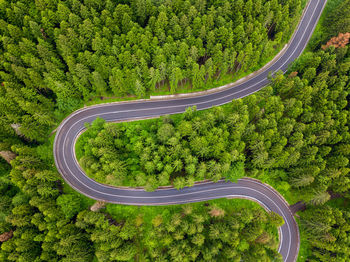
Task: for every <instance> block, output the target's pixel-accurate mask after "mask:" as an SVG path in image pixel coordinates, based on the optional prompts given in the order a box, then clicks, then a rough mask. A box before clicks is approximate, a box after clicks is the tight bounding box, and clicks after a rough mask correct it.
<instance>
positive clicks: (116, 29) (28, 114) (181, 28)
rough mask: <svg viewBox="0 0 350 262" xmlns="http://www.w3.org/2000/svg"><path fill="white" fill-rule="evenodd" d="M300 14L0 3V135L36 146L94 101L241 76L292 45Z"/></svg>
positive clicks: (276, 4)
mask: <svg viewBox="0 0 350 262" xmlns="http://www.w3.org/2000/svg"><path fill="white" fill-rule="evenodd" d="M300 11H301V4H300V0H283V1H282V0H263V1H262V0H247V1H243V0H238V1H228V0H226V1H206V0H200V1H198V0H192V1H189V0H186V1H185V0H177V1H163V0H157V1H150V0H148V1H145V0H132V1H130V2H129V1H121V0H119V1H110V0H108V1H102V0H100V1H98V0H96V1H95V0H94V1H92V0H85V1H82V2H80V1H78V0H69V1H17V2H10V1H1V3H0V35H1V41H0V60H1V61H2V63H1V64H0V83H1V86H2V88H1V89H0V97H1V98H0V105H1V106H0V108H1V110H0V116H1V117H0V127H1V132H6V133H7V134H10V135H14V134H15V132H16V133H17V134H22V135H23V136H24V137H25V138H26V139H28V140H35V141H39V142H40V141H43V140H45V138H46V136H47V131H48V129H50V128H51V127H52V126H54V125H55V122H56V121H57V119H60V118H61V117H62V115H64V114H67V113H70V112H72V111H74V110H75V109H77V108H78V107H80V106H82V105H83V103H84V102H86V101H88V100H89V99H90V98H93V97H96V96H117V97H120V96H127V95H129V96H130V95H132V96H136V97H144V96H146V94H147V93H150V92H152V91H154V90H155V89H161V88H163V89H164V86H165V89H167V88H169V90H170V91H171V92H172V93H174V92H176V91H177V89H178V87H179V86H186V85H190V86H191V88H192V89H194V90H196V89H201V88H204V86H205V85H210V84H212V82H213V81H216V80H218V79H220V78H223V77H225V75H226V74H230V75H231V76H232V75H235V74H239V73H240V72H244V71H247V70H248V69H249V68H253V67H255V66H256V65H258V64H259V63H261V62H267V61H266V59H268V58H270V57H271V56H272V55H274V54H275V49H276V48H277V47H280V46H281V44H283V43H285V42H286V41H287V40H288V39H289V37H290V35H291V32H292V31H293V29H294V26H292V25H296V22H297V20H298V18H299V15H300Z"/></svg>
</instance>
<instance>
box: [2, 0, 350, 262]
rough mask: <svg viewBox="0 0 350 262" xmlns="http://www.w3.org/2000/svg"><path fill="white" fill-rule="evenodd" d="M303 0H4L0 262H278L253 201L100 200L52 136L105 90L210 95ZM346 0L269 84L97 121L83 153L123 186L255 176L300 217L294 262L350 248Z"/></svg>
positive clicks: (262, 53) (256, 60)
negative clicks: (126, 118) (63, 170)
mask: <svg viewBox="0 0 350 262" xmlns="http://www.w3.org/2000/svg"><path fill="white" fill-rule="evenodd" d="M304 4H305V1H300V0H235V1H228V0H226V1H225V0H216V1H212V0H187V1H184V0H176V1H163V0H158V1H157V0H156V1H151V0H132V1H127V0H116V1H111V0H107V1H98V0H85V1H78V0H68V1H57V0H36V1H23V0H19V1H9V0H4V1H0V156H1V157H0V261H23V262H27V261H66V262H68V261H70V262H71V261H81V262H86V261H228V260H229V261H242V260H243V261H279V260H281V257H280V255H279V254H278V253H277V248H278V236H277V227H278V226H280V225H281V224H282V223H283V220H282V219H281V218H280V217H279V216H277V215H276V214H274V213H267V212H265V211H264V210H263V209H262V208H261V207H260V206H258V205H257V204H256V203H253V202H251V201H247V200H215V201H210V202H205V203H197V204H189V205H184V206H171V207H170V206H169V207H124V206H120V205H112V204H106V203H101V202H95V201H93V200H91V199H88V198H86V197H84V196H82V195H81V194H79V193H77V192H75V191H74V190H72V189H71V188H70V187H69V186H68V185H67V184H66V183H65V182H64V181H63V180H62V178H61V177H60V175H59V174H58V172H57V170H56V167H55V164H54V159H53V154H52V143H53V138H54V135H53V136H49V133H50V132H51V131H52V130H53V129H54V128H55V127H56V126H57V125H58V124H59V122H60V121H61V120H62V119H63V117H64V116H66V115H67V114H69V113H71V112H73V111H74V110H75V109H77V108H79V107H82V106H83V105H84V104H86V103H88V102H89V100H93V101H92V102H94V99H95V98H96V97H98V98H100V97H121V99H124V98H138V97H147V95H149V94H151V93H157V92H158V93H161V92H164V91H166V92H169V93H175V92H181V91H182V90H185V89H188V90H201V89H205V88H210V87H213V86H216V85H218V83H219V82H220V81H222V80H225V81H227V80H230V79H234V78H235V77H236V78H237V77H239V76H241V75H242V74H245V73H247V72H249V70H251V69H252V68H255V67H258V66H260V65H261V64H263V63H265V62H267V60H268V59H269V58H271V56H273V55H274V54H275V53H276V51H278V49H279V48H281V47H282V46H283V44H285V43H286V42H287V41H288V39H289V37H290V36H291V33H292V31H293V29H294V28H295V25H296V23H297V21H298V18H299V16H300V14H301V11H302V10H301V8H302V6H304ZM349 6H350V0H328V4H327V8H326V9H325V12H324V15H323V16H322V18H321V23H320V25H319V26H318V28H317V29H316V32H315V35H314V37H313V39H312V41H311V43H310V48H309V50H308V52H305V53H304V55H303V56H302V57H301V58H300V59H298V60H297V61H296V62H295V63H294V64H293V65H292V66H291V67H290V69H289V72H288V73H287V74H285V75H282V74H278V75H277V76H276V77H274V79H271V80H272V83H271V85H270V86H269V87H266V88H264V89H263V90H262V91H260V92H258V93H256V94H254V95H251V96H249V97H246V98H244V99H242V100H237V101H233V102H232V103H230V104H228V105H225V106H222V107H217V108H213V109H210V110H206V111H201V112H198V111H196V110H195V108H192V109H188V110H187V111H186V113H185V114H183V115H178V116H165V117H162V118H160V119H154V120H147V121H139V122H132V123H122V124H109V123H104V122H103V121H102V120H101V119H98V120H96V121H95V122H94V123H92V125H91V126H90V127H89V128H88V130H87V131H86V133H84V134H83V136H82V137H81V138H80V140H79V141H78V144H77V154H78V157H79V158H80V162H81V165H82V166H83V167H84V168H85V169H86V171H87V173H88V174H89V175H90V176H92V177H94V178H95V179H96V180H98V181H103V182H106V183H110V184H114V185H131V186H141V185H143V186H145V187H146V189H147V190H154V189H155V188H156V187H157V186H159V185H167V184H173V185H174V186H175V187H177V188H182V187H183V186H187V185H192V184H193V183H194V182H195V181H197V180H202V179H211V180H214V181H216V180H218V179H220V178H221V177H226V178H227V179H230V180H236V179H237V178H239V177H242V176H250V177H254V178H258V179H260V180H261V181H264V182H266V183H268V184H270V185H271V186H273V187H274V188H275V189H276V190H278V191H280V192H281V193H282V194H283V195H284V196H285V197H286V198H287V200H288V201H289V202H290V204H293V203H294V202H296V201H298V200H301V201H303V202H305V203H306V210H305V211H303V212H298V215H299V217H300V219H299V222H300V223H299V225H300V230H301V237H302V245H301V252H300V261H305V260H306V261H312V262H314V261H315V262H316V261H322V262H329V261H331V262H338V261H348V260H349V257H350V249H349V239H350V224H349V221H350V208H349V198H350V195H349V187H350V175H349V171H350V166H349V160H348V159H349V155H350V136H349V124H348V122H347V121H348V119H349V105H348V99H349V97H348V92H349V88H350V80H349V75H350V48H348V47H344V48H337V49H336V48H334V47H329V48H327V49H325V50H323V49H321V46H322V45H324V44H325V43H326V42H327V41H328V40H329V39H330V38H331V37H334V36H337V35H338V33H347V32H350V8H349Z"/></svg>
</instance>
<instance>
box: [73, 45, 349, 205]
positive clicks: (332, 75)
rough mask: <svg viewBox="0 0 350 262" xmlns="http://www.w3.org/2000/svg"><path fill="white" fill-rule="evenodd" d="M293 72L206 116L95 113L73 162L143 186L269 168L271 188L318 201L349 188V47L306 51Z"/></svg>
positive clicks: (102, 176)
mask: <svg viewBox="0 0 350 262" xmlns="http://www.w3.org/2000/svg"><path fill="white" fill-rule="evenodd" d="M290 71H291V72H290V73H289V75H288V74H286V75H281V74H279V75H278V76H276V77H275V78H274V79H273V81H272V85H271V86H269V87H266V88H265V89H264V90H263V91H261V92H259V93H257V94H253V95H250V96H248V97H246V98H244V99H240V100H235V101H233V102H232V103H231V104H229V105H227V106H221V107H217V108H213V109H209V110H206V111H204V112H196V111H195V110H192V109H188V110H187V111H186V112H185V113H184V114H182V115H179V116H166V117H163V118H161V119H155V120H146V121H139V122H130V123H122V124H115V123H114V124H113V123H106V124H104V123H103V120H102V119H98V120H96V121H95V122H94V123H93V124H92V126H91V127H90V128H89V130H88V131H87V132H88V133H87V134H86V135H85V137H83V138H82V139H84V140H85V143H82V144H84V146H83V149H82V151H83V155H84V156H83V157H82V158H81V159H80V163H81V165H82V166H83V168H85V169H86V170H87V173H88V174H92V175H93V178H95V179H96V180H98V181H100V182H107V183H112V184H114V185H125V183H124V181H126V182H127V183H130V184H131V185H133V186H135V185H138V186H141V185H147V188H151V186H154V187H157V186H158V185H167V184H169V183H170V182H172V183H173V185H174V186H175V187H176V188H181V187H183V186H191V185H193V183H194V181H198V180H203V179H211V180H214V181H217V180H219V179H221V178H222V177H226V178H228V179H231V178H238V177H242V176H243V175H248V176H253V177H256V178H259V179H261V177H264V173H267V174H268V175H269V176H271V177H270V180H273V184H279V183H283V184H287V185H290V187H291V189H294V190H296V191H298V195H299V196H300V198H301V199H303V200H304V201H309V200H310V201H312V202H315V203H319V204H321V203H323V202H325V201H327V200H328V199H329V194H328V193H327V192H328V191H332V192H339V193H340V192H346V191H347V190H349V189H350V179H349V176H348V173H349V171H350V169H349V160H348V156H349V154H350V134H349V130H348V122H347V121H348V118H349V111H348V103H347V94H348V91H349V90H348V89H349V87H350V84H349V83H350V82H349V77H348V75H349V72H350V49H348V48H342V49H334V48H329V49H327V50H326V51H323V50H320V51H317V52H306V53H305V54H304V55H303V56H302V57H301V58H300V59H299V60H298V61H297V62H296V63H295V64H294V65H293V66H292V67H291V68H290ZM89 136H90V137H91V138H89ZM81 147H82V146H81ZM169 181H170V182H169Z"/></svg>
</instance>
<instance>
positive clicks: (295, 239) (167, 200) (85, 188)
mask: <svg viewBox="0 0 350 262" xmlns="http://www.w3.org/2000/svg"><path fill="white" fill-rule="evenodd" d="M325 4H326V0H310V2H309V4H308V6H307V7H306V10H305V11H304V15H303V17H302V19H301V21H300V23H299V25H298V28H297V30H296V31H295V33H294V35H293V38H292V39H291V40H290V42H289V45H288V47H287V49H286V51H285V53H284V54H283V55H282V56H281V57H280V58H279V59H278V60H276V61H275V62H274V63H273V64H271V65H270V66H269V67H267V68H266V69H265V70H263V71H261V72H260V73H259V74H257V75H255V76H254V77H252V78H250V79H249V80H247V81H245V82H242V83H241V84H239V85H236V86H234V87H232V88H228V89H225V90H222V91H219V92H215V93H211V94H207V95H200V96H196V97H187V98H181V99H167V100H164V99H163V100H139V101H130V102H122V103H111V104H103V105H96V106H91V107H86V108H83V109H80V110H77V111H75V112H74V113H72V114H71V115H70V116H68V117H67V118H66V119H65V120H64V121H62V123H61V125H60V126H59V127H58V129H57V133H56V137H55V142H54V157H55V163H56V166H57V169H58V171H59V172H60V174H61V175H62V177H63V178H64V180H65V181H66V182H67V183H68V184H69V185H70V186H71V187H72V188H74V189H75V190H77V191H79V192H80V193H82V194H84V195H86V196H88V197H90V198H93V199H96V200H103V201H106V202H110V203H119V204H126V205H172V204H182V203H190V202H199V201H204V200H210V199H217V198H225V197H239V198H247V199H251V200H254V201H256V202H258V203H260V204H261V205H262V206H263V207H264V208H265V209H268V210H272V211H274V212H276V213H278V214H280V215H281V216H282V217H283V219H284V221H285V224H284V225H283V226H282V227H281V228H280V246H279V252H280V253H281V254H282V256H283V259H284V261H287V262H290V261H296V258H297V255H298V251H299V240H300V239H299V231H298V226H297V223H296V222H295V219H294V217H293V215H292V212H291V210H290V208H289V206H288V204H287V203H286V202H285V201H284V199H283V198H282V197H281V196H280V195H279V194H278V193H277V192H276V191H275V190H274V189H272V188H271V187H269V186H267V185H265V184H262V183H260V182H258V181H255V180H249V179H241V180H239V181H238V182H237V183H231V182H224V181H220V182H218V183H205V184H198V185H195V186H194V187H191V188H184V189H182V190H175V189H162V190H157V191H155V192H145V191H143V190H141V189H126V188H115V187H111V186H108V185H103V184H100V183H97V182H95V181H94V180H92V179H90V178H88V177H87V176H86V175H85V174H84V172H83V171H82V170H81V168H80V166H79V164H78V162H77V160H76V157H75V152H74V145H75V141H76V138H77V137H78V136H79V134H80V133H81V132H82V131H83V130H84V129H85V128H84V123H85V122H92V121H93V120H94V119H96V117H101V118H104V119H105V120H106V121H128V120H132V119H138V118H140V119H142V118H148V117H157V116H160V115H165V114H175V113H182V112H184V111H185V109H186V108H187V107H189V106H197V110H203V109H207V108H210V107H213V106H219V105H222V104H225V103H229V102H231V101H232V100H233V99H238V98H242V97H245V96H248V95H249V94H252V93H254V92H256V91H258V90H260V89H261V88H263V87H264V86H266V85H267V84H268V83H269V80H268V79H267V76H268V73H269V72H272V73H274V72H277V71H278V70H282V71H284V72H285V71H286V70H287V67H288V65H289V64H290V63H291V62H292V61H294V60H295V59H296V58H297V57H298V56H299V55H300V54H301V53H302V51H303V50H304V48H305V46H306V44H307V42H308V41H309V38H310V36H311V34H312V32H313V30H314V28H315V26H316V24H317V21H318V19H319V17H320V15H321V13H322V10H323V8H324V6H325Z"/></svg>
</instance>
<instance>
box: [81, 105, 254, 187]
mask: <svg viewBox="0 0 350 262" xmlns="http://www.w3.org/2000/svg"><path fill="white" fill-rule="evenodd" d="M241 107H242V108H241ZM233 108H234V109H237V108H241V114H242V115H240V116H238V117H239V118H240V119H248V112H247V111H246V110H245V109H244V107H243V105H242V103H241V102H237V103H234V104H233V105H231V106H229V107H226V108H225V109H222V108H216V109H213V110H211V111H208V112H200V113H199V112H196V111H195V109H192V108H188V109H187V110H186V112H185V114H183V115H181V116H175V117H169V116H165V117H163V118H162V119H155V120H148V121H138V122H130V123H121V124H110V123H105V124H103V122H102V120H101V119H98V120H97V121H95V122H93V123H92V125H91V128H88V130H87V131H86V132H85V133H84V135H83V137H82V141H85V144H83V145H82V143H81V142H80V140H78V146H79V148H78V150H77V151H79V152H82V155H83V156H82V157H81V158H80V164H81V165H82V167H83V168H85V170H86V171H87V172H88V174H91V175H92V177H93V178H94V179H96V180H97V181H100V182H103V183H110V184H113V185H133V186H145V187H146V190H154V189H155V188H157V187H158V186H159V185H168V184H169V183H170V182H171V183H173V185H174V187H176V188H177V189H181V188H183V187H185V186H192V185H193V184H194V181H197V180H203V179H212V180H214V181H218V180H220V179H221V178H222V177H227V178H228V179H232V180H237V179H239V178H241V177H243V176H244V162H243V160H244V156H243V149H244V146H243V143H242V142H240V141H239V140H238V139H239V137H240V136H241V135H242V134H241V133H239V132H242V131H243V129H244V125H245V124H246V123H241V125H240V128H239V129H237V128H236V126H235V124H234V123H233V122H232V121H236V120H233V118H235V117H237V116H236V114H230V111H231V110H233ZM230 134H233V135H235V137H237V139H236V140H233V138H234V137H233V136H232V137H231V136H230Z"/></svg>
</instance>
